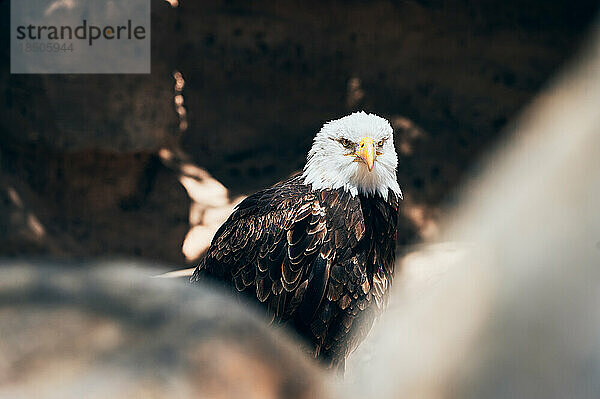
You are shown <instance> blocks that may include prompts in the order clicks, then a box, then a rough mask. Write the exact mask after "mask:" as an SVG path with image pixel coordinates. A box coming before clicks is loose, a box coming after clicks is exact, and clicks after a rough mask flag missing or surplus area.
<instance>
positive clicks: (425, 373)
mask: <svg viewBox="0 0 600 399" xmlns="http://www.w3.org/2000/svg"><path fill="white" fill-rule="evenodd" d="M599 104H600V25H597V29H596V31H595V32H594V36H593V38H592V39H591V40H590V42H589V43H588V44H587V47H586V52H585V53H584V54H582V55H581V56H580V57H579V58H578V59H577V62H576V63H575V64H574V65H571V67H570V68H569V69H568V70H567V71H565V73H563V74H562V75H561V76H560V77H559V79H557V81H556V82H554V84H552V85H551V86H549V87H548V89H547V90H545V91H544V92H543V93H542V95H540V96H539V98H538V99H537V101H536V102H535V103H534V105H533V106H532V107H531V108H530V109H528V110H527V112H525V113H524V115H523V116H522V117H521V118H520V119H519V120H518V121H517V123H515V128H514V130H513V131H512V134H511V135H510V136H509V137H508V138H507V140H506V141H505V142H503V143H502V145H500V146H499V147H498V148H497V151H496V152H495V153H494V154H493V155H492V156H491V157H490V159H488V160H487V161H486V162H485V168H484V171H483V172H482V173H480V174H478V175H477V176H475V178H474V179H473V181H472V182H471V184H469V185H468V186H467V187H466V189H465V190H464V191H463V193H462V195H461V197H460V201H459V204H460V206H459V207H458V209H454V210H453V211H452V212H451V213H450V214H449V215H450V216H448V217H446V220H445V223H444V228H443V229H442V231H443V232H442V239H443V240H447V241H448V242H446V243H445V244H436V245H431V246H428V247H425V248H424V249H422V250H421V251H419V252H418V253H415V254H413V255H411V256H407V257H406V258H404V260H403V262H402V265H401V266H402V269H404V270H405V273H404V274H401V275H400V276H399V279H398V280H397V284H396V285H395V292H394V295H395V296H394V297H393V301H395V305H394V306H393V307H392V308H391V309H390V311H388V312H387V313H386V314H384V316H383V317H382V320H381V322H380V323H378V324H376V326H375V328H374V331H373V332H372V335H371V337H370V341H369V342H367V345H366V346H364V347H368V348H370V350H371V352H370V353H369V355H370V358H371V361H370V362H368V363H364V362H363V363H361V362H358V361H356V362H354V363H353V362H349V365H348V370H349V378H348V380H347V381H346V384H342V388H343V390H344V396H345V397H349V398H364V397H366V396H368V397H380V398H392V397H402V398H419V399H421V398H457V399H458V398H461V399H469V398H473V399H475V398H487V399H496V398H498V399H500V398H507V399H508V398H528V399H561V398H571V399H584V398H585V399H588V398H589V399H593V398H598V397H600V313H599V312H598V304H600V267H599V265H600V207H599V204H600V203H599V201H598V199H599V198H600V113H599V112H598V105H599ZM357 355H359V354H357ZM356 359H359V357H357V358H356ZM366 381H368V382H369V384H366Z"/></svg>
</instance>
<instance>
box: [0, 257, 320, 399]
mask: <svg viewBox="0 0 600 399" xmlns="http://www.w3.org/2000/svg"><path fill="white" fill-rule="evenodd" d="M143 266H144V265H141V264H134V263H132V262H124V261H120V262H100V263H98V262H74V263H70V264H66V265H65V264H59V263H54V264H52V263H49V262H43V261H35V262H29V261H1V262H0V336H1V337H2V339H1V340H0V398H7V399H8V398H10V399H18V398H23V399H25V398H33V397H35V398H81V397H86V398H107V397H110V398H131V397H144V398H164V397H195V398H257V399H258V398H260V399H263V398H307V399H308V398H315V397H325V396H326V393H325V391H324V389H323V385H322V380H321V377H320V376H319V375H318V374H317V370H316V368H314V367H312V366H311V365H310V364H309V362H308V360H306V359H304V358H303V357H302V355H301V354H300V352H299V351H298V349H297V347H296V346H295V345H292V344H291V340H289V339H287V338H286V337H284V336H283V333H282V332H281V331H279V332H277V331H272V330H270V329H269V328H268V327H267V326H266V323H265V322H264V320H262V319H261V318H259V317H257V316H255V315H254V313H253V311H252V310H251V309H248V308H246V307H245V306H243V305H242V304H240V303H239V302H236V301H234V300H232V299H231V298H229V297H226V296H224V295H222V294H221V293H219V292H218V291H216V290H213V289H212V287H209V286H205V287H202V289H197V287H191V286H190V285H188V284H185V283H183V282H179V281H173V280H165V279H159V278H151V277H150V276H152V275H153V274H156V273H157V270H156V269H149V268H147V267H143ZM85 270H88V271H85Z"/></svg>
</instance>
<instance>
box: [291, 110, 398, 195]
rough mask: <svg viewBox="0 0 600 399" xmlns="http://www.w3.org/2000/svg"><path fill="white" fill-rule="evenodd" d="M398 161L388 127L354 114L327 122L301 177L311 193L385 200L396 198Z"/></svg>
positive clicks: (368, 116)
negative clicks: (342, 192) (342, 193)
mask: <svg viewBox="0 0 600 399" xmlns="http://www.w3.org/2000/svg"><path fill="white" fill-rule="evenodd" d="M397 166H398V157H397V155H396V148H395V147H394V135H393V129H392V127H391V126H390V123H389V122H388V121H387V120H385V119H383V118H381V117H379V116H377V115H374V114H367V113H365V112H355V113H353V114H351V115H348V116H345V117H343V118H341V119H337V120H335V121H331V122H327V123H325V125H323V127H322V128H321V130H320V131H319V133H317V135H316V136H315V139H314V142H313V145H312V148H311V149H310V151H309V153H308V162H307V163H306V166H305V167H304V172H303V173H302V176H303V177H304V182H305V183H306V184H310V185H311V187H312V189H313V190H322V189H337V188H343V189H345V190H346V191H348V192H350V193H351V194H352V195H357V194H358V193H361V194H364V195H367V196H370V195H380V196H381V197H383V198H385V199H387V198H388V189H391V191H392V192H393V193H394V194H395V195H396V196H397V197H399V198H402V191H401V190H400V186H398V181H397V180H396V167H397Z"/></svg>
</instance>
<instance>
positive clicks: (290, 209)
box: [192, 176, 398, 368]
mask: <svg viewBox="0 0 600 399" xmlns="http://www.w3.org/2000/svg"><path fill="white" fill-rule="evenodd" d="M397 223H398V201H397V199H396V198H395V196H394V194H393V193H391V192H390V195H389V200H385V199H383V198H381V197H378V196H376V197H364V196H361V195H358V196H352V195H351V194H350V193H348V192H346V191H344V190H342V189H338V190H322V191H311V189H310V187H309V186H307V185H305V184H304V183H303V181H302V177H300V176H296V177H292V178H290V179H288V180H286V181H283V182H281V183H279V184H276V185H275V186H273V187H271V188H268V189H266V190H263V191H259V192H257V193H256V194H254V195H252V196H250V197H248V198H246V199H245V200H244V201H243V202H242V203H240V204H239V205H238V207H237V208H236V210H235V211H234V212H233V213H232V215H231V216H230V217H229V219H228V220H227V221H226V222H225V223H224V224H223V225H222V226H221V228H220V229H219V230H218V231H217V233H216V234H215V237H214V238H213V241H212V244H211V246H210V248H209V249H208V252H207V254H206V256H205V258H204V259H203V260H202V262H201V264H200V265H199V266H198V267H197V268H196V271H195V272H194V276H193V277H192V281H197V280H198V279H199V278H201V276H202V275H204V274H209V275H211V276H213V277H215V278H217V279H219V280H221V281H224V282H226V283H229V284H231V285H232V286H235V288H236V289H237V290H238V291H240V292H244V293H246V294H248V295H249V296H250V297H252V298H256V299H257V300H258V301H259V302H261V303H264V304H265V305H266V306H267V309H268V311H269V314H270V315H271V316H272V318H273V319H274V320H275V321H276V322H277V323H289V324H291V325H292V326H293V327H294V328H295V329H296V331H297V332H298V333H299V334H300V335H301V336H302V337H304V338H305V339H306V340H307V342H308V343H309V345H310V346H311V347H312V348H313V349H314V354H315V356H316V357H318V358H319V359H321V360H322V361H324V362H325V363H326V364H328V365H330V366H331V367H334V368H343V365H344V360H345V358H346V356H347V355H348V354H349V353H350V352H351V351H352V350H353V349H354V348H355V347H356V346H357V345H358V344H359V343H360V341H362V339H363V338H364V337H365V335H366V334H367V332H368V331H369V329H370V328H371V326H372V324H373V321H374V319H375V317H376V316H377V315H378V314H379V313H380V311H381V310H382V308H383V306H384V304H385V302H386V296H387V292H388V289H389V287H390V284H391V281H392V276H393V273H394V258H395V238H396V231H397Z"/></svg>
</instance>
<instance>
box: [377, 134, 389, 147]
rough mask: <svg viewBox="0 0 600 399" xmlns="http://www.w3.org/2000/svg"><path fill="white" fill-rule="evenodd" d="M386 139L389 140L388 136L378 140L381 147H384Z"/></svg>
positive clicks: (378, 145)
mask: <svg viewBox="0 0 600 399" xmlns="http://www.w3.org/2000/svg"><path fill="white" fill-rule="evenodd" d="M386 141H387V137H386V138H383V139H381V140H379V141H378V142H377V147H380V148H381V147H383V145H384V144H385V142H386Z"/></svg>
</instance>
